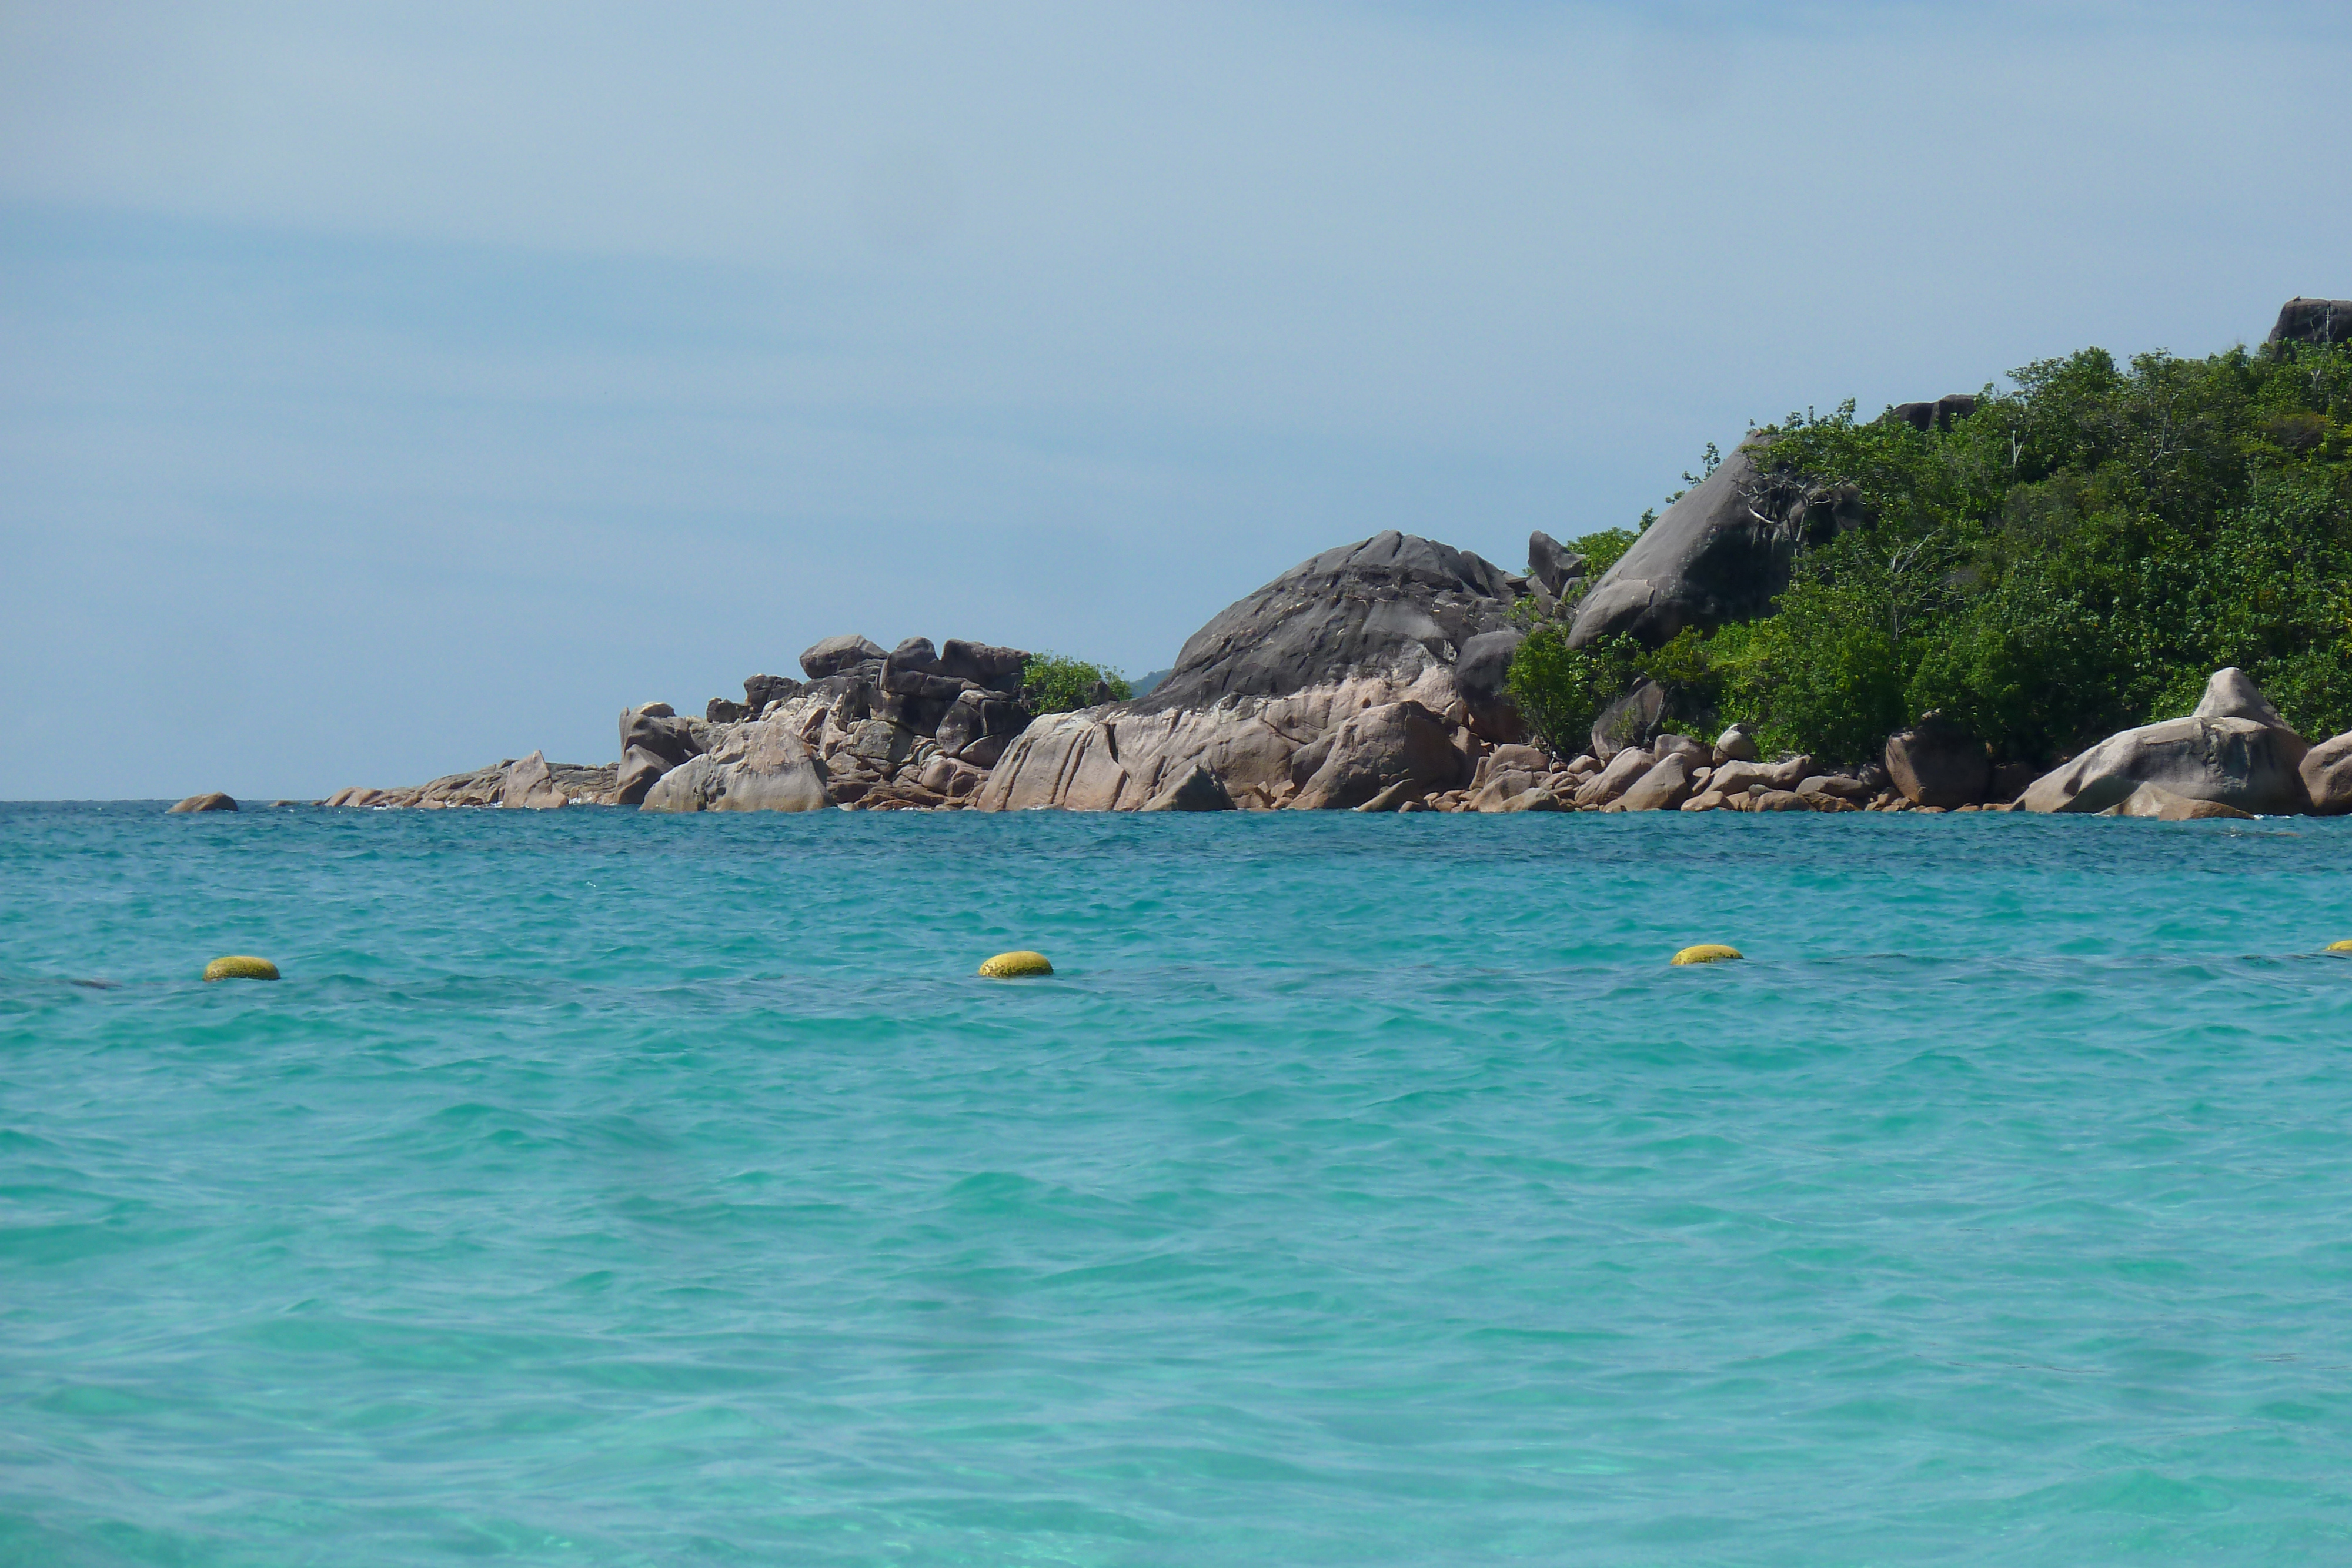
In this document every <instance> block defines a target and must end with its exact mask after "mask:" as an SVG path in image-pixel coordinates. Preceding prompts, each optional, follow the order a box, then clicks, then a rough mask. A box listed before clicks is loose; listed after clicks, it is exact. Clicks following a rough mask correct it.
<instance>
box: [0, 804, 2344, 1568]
mask: <svg viewBox="0 0 2352 1568" xmlns="http://www.w3.org/2000/svg"><path fill="white" fill-rule="evenodd" d="M2343 937H2352V821H2264V822H2259V823H2252V822H2240V823H2234V824H2232V823H2219V822H2200V823H2182V824H2167V823H2158V822H2137V821H2079V820H2066V821H2048V820H2032V819H2025V818H2019V817H2004V816H1978V817H1947V818H1923V817H1906V816H1893V817H1883V818H1882V817H1878V816H1839V817H1808V816H1797V815H1790V816H1777V815H1776V816H1735V815H1731V814H1727V813H1715V814H1710V815H1706V816H1700V817H1685V816H1682V815H1679V814H1668V815H1659V816H1639V815H1633V816H1617V817H1602V816H1589V815H1586V816H1538V815H1525V816H1515V817H1465V816H1443V815H1433V814H1423V815H1414V816H1402V817H1398V816H1386V817H1362V816H1357V815H1354V814H1351V813H1350V814H1337V815H1306V814H1298V815H1292V814H1280V815H1266V816H1255V815H1252V816H1222V817H1182V816H1160V817H1149V818H1146V817H1133V816H1127V817H1116V818H1113V817H1091V816H1069V815H1062V814H1054V813H1035V814H1028V815H1022V816H1013V817H1003V816H995V817H989V816H977V815H970V814H958V815H941V816H923V815H913V814H898V813H892V814H870V815H869V814H862V813H845V812H825V813H822V814H814V815H809V816H803V817H775V816H767V817H728V816H698V817H684V818H679V817H639V816H636V815H635V814H633V813H627V812H604V811H595V810H572V811H564V812H560V813H546V814H541V813H530V812H508V813H499V812H489V811H478V812H459V811H446V812H401V813H367V812H322V811H318V810H307V809H304V810H276V811H272V810H247V811H245V812H244V813H241V814H239V815H236V816H205V817H180V818H173V817H165V816H163V814H162V807H161V804H160V803H156V804H152V805H114V806H71V805H68V806H38V805H16V806H5V807H0V1563H6V1564H11V1565H13V1564H41V1565H43V1568H47V1565H51V1564H58V1565H68V1568H74V1565H84V1564H119V1563H121V1564H127V1563H158V1564H163V1563H168V1564H174V1565H183V1568H193V1565H209V1564H296V1563H301V1564H347V1563H349V1564H408V1563H433V1564H440V1563H475V1562H480V1561H484V1560H494V1561H512V1562H520V1563H582V1564H605V1563H613V1564H648V1565H655V1564H659V1565H669V1564H703V1563H786V1564H803V1563H805V1564H835V1563H872V1564H934V1563H940V1564H945V1563H971V1564H991V1565H994V1564H1020V1563H1072V1564H1097V1563H1098V1564H1155V1565H1156V1564H1166V1565H1170V1568H1177V1565H1182V1568H1214V1565H1218V1564H1227V1563H1266V1564H1324V1563H1328V1564H1348V1565H1351V1568H1361V1565H1366V1564H1389V1563H1440V1564H1445V1563H1545V1564H1588V1563H1590V1564H1611V1565H1615V1564H1653V1563H1654V1564H1713V1563H1722V1564H1742V1565H1747V1564H1782V1563H1786V1564H1806V1565H1815V1564H1874V1563H1890V1564H1891V1563H1905V1564H1909V1563H1969V1564H1977V1563H1981V1564H2001V1565H2003V1568H2014V1565H2020V1564H2066V1565H2068V1568H2079V1565H2082V1564H2095V1563H2231V1564H2239V1563H2346V1562H2352V959H2346V958H2341V957H2330V956H2321V955H2320V953H2319V949H2321V948H2322V947H2324V946H2326V944H2327V943H2328V942H2330V941H2332V940H2336V939H2337V938H2343ZM1701 941H1723V942H1729V943H1732V944H1734V945H1736V946H1739V947H1740V948H1742V949H1743V950H1745V952H1746V954H1747V955H1748V961H1747V962H1745V963H1742V964H1734V965H1722V966H1717V967H1707V968H1682V969H1675V968H1671V967H1668V966H1667V963H1666V959H1667V957H1668V956H1670V955H1671V954H1672V953H1673V952H1674V951H1675V949H1676V948H1678V947H1681V946H1685V945H1687V944H1691V943H1696V942H1701ZM1010 947H1035V948H1038V949H1041V950H1043V951H1044V952H1045V953H1047V954H1048V955H1050V956H1052V958H1053V959H1054V962H1055V966H1056V968H1057V973H1056V974H1055V976H1054V977H1052V978H1050V979H1045V980H1036V981H1013V982H1003V981H998V982H991V981H983V980H980V979H978V978H976V977H974V975H973V973H972V971H973V969H974V967H976V966H977V965H978V964H979V962H980V961H981V960H982V958H985V957H987V956H990V955H991V954H992V953H995V952H998V951H1000V950H1003V949H1005V948H1010ZM226 953H254V954H259V955H262V956H268V957H270V958H272V959H274V960H276V961H277V963H278V966H279V967H280V968H281V969H282V970H283V971H284V974H285V979H284V980H283V981H281V982H279V983H278V984H275V985H269V984H256V983H227V984H222V985H215V986H209V987H208V986H205V985H204V984H202V983H201V982H200V981H199V980H198V978H197V976H198V975H199V973H200V972H201V971H202V969H203V967H204V965H205V961H206V960H207V959H210V958H212V957H215V956H219V955H222V954H226Z"/></svg>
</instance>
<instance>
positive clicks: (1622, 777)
mask: <svg viewBox="0 0 2352 1568" xmlns="http://www.w3.org/2000/svg"><path fill="white" fill-rule="evenodd" d="M1656 762H1657V758H1654V757H1652V756H1651V755H1650V754H1649V752H1648V751H1646V750H1644V749H1643V747H1638V746H1629V747H1622V748H1621V749H1620V750H1619V751H1618V753H1617V754H1616V755H1615V756H1614V757H1612V758H1610V759H1609V765H1608V766H1607V767H1606V768H1602V769H1601V771H1600V772H1598V773H1596V774H1594V775H1593V776H1592V777H1591V778H1590V779H1586V780H1585V781H1584V782H1583V783H1582V784H1581V785H1580V786H1579V787H1578V789H1577V791H1576V803H1577V804H1578V805H1580V806H1605V805H1607V804H1609V803H1610V802H1611V801H1612V800H1616V799H1617V798H1618V797H1619V796H1620V795H1622V794H1623V793H1625V791H1626V790H1628V789H1632V788H1633V781H1634V780H1635V779H1639V778H1641V777H1642V776H1643V774H1645V773H1647V772H1648V771H1649V770H1650V769H1651V768H1652V767H1654V765H1655V764H1656Z"/></svg>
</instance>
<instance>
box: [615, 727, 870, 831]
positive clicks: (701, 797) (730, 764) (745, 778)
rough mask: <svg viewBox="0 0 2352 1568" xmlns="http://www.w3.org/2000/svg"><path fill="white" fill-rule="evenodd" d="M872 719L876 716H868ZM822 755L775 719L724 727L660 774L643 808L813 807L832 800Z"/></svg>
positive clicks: (723, 809) (771, 809) (821, 807)
mask: <svg viewBox="0 0 2352 1568" xmlns="http://www.w3.org/2000/svg"><path fill="white" fill-rule="evenodd" d="M871 722H878V721H869V723H871ZM828 783H829V779H828V776H827V773H826V769H825V766H824V760H823V759H822V758H819V757H818V756H817V755H816V754H815V753H814V752H813V751H811V750H810V749H809V747H808V746H807V745H806V744H805V743H804V742H803V740H802V739H801V737H799V735H797V734H796V733H794V731H793V727H792V726H791V725H790V724H789V723H787V722H786V721H784V720H782V719H781V718H778V719H771V720H765V721H761V722H758V723H751V724H740V725H735V726H732V727H730V728H729V729H727V730H726V731H725V733H724V734H722V735H721V736H719V737H717V740H716V744H714V745H713V746H712V747H711V748H710V749H709V751H706V752H702V753H699V754H698V755H697V756H695V757H692V758H688V760H687V761H685V762H684V763H682V764H680V765H679V766H677V767H676V768H672V769H670V770H669V771H668V772H667V773H665V774H663V775H662V776H661V778H660V779H658V780H656V782H655V784H654V785H653V787H652V788H651V789H648V790H647V791H646V797H645V800H644V802H643V804H642V807H641V809H642V810H647V811H815V810H823V809H824V808H825V807H827V806H830V805H832V804H834V799H833V795H832V792H831V790H830V789H828V787H827V786H828Z"/></svg>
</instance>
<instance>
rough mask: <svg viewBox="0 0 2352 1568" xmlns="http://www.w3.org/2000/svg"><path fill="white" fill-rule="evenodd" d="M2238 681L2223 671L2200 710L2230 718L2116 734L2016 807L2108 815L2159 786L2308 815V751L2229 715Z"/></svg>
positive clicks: (2237, 702) (2293, 738) (2276, 730)
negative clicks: (2305, 764)
mask: <svg viewBox="0 0 2352 1568" xmlns="http://www.w3.org/2000/svg"><path fill="white" fill-rule="evenodd" d="M2239 675H2240V672H2238V671H2235V670H2222V671H2219V672H2217V673H2216V674H2214V676H2213V678H2212V679H2211V681H2210V682H2209V683H2207V685H2206V690H2205V700H2204V701H2203V702H2200V704H2199V705H2198V709H2199V713H2200V714H2201V713H2203V712H2204V711H2205V709H2206V708H2207V707H2208V706H2211V707H2212V708H2214V709H2215V711H2217V712H2221V713H2223V714H2224V715H2225V716H2221V717H2200V716H2196V715H2191V716H2189V717H2188V718H2176V719H2168V720H2166V721H2164V722H2163V723H2161V724H2150V725H2143V726H2141V727H2139V728H2137V729H2127V730H2125V731H2123V732H2122V733H2121V734H2119V735H2111V736H2109V737H2107V738H2106V739H2105V740H2103V741H2101V742H2099V744H2098V745H2096V746H2095V747H2091V748H2090V749H2089V750H2088V751H2085V752H2084V753H2083V754H2082V755H2081V756H2080V757H2077V758H2074V760H2073V761H2072V762H2069V763H2067V764H2065V765H2064V766H2063V767H2062V768H2056V769H2054V770H2053V771H2052V772H2049V773H2046V774H2044V775H2042V777H2041V778H2040V779H2036V780H2035V781H2034V782H2033V785H2032V788H2030V789H2027V790H2026V791H2025V793H2024V795H2023V796H2022V797H2021V799H2020V800H2019V801H2018V805H2019V806H2020V808H2021V809H2022V810H2028V811H2104V810H2106V809H2107V808H2108V807H2110V806H2116V805H2120V804H2121V803H2122V802H2123V801H2124V800H2125V799H2126V797H2127V796H2129V795H2130V794H2131V793H2132V792H2133V791H2134V790H2135V789H2138V788H2139V786H2141V785H2143V784H2153V785H2156V786H2157V787H2158V789H2165V790H2168V791H2169V792H2171V793H2172V794H2175V795H2179V796H2183V797H2185V798H2187V799H2189V800H2218V801H2220V802H2221V804H2222V805H2225V806H2234V807H2236V808H2237V809H2238V810H2242V811H2251V812H2253V813H2254V814H2255V815H2257V816H2265V817H2268V816H2286V815H2291V814H2294V813H2295V812H2299V811H2305V810H2310V807H2311V796H2310V793H2309V792H2308V791H2307V790H2306V789H2305V787H2304V782H2303V776H2302V773H2301V772H2300V768H2301V766H2302V763H2303V761H2304V758H2305V755H2306V754H2307V753H2308V752H2309V751H2310V749H2311V747H2310V746H2309V744H2308V743H2307V742H2305V740H2304V738H2303V737H2301V736H2299V735H2297V734H2295V733H2294V731H2293V730H2291V729H2288V728H2286V727H2284V726H2282V725H2275V724H2265V723H2263V722H2262V721H2261V720H2259V719H2252V718H2246V717H2242V716H2238V715H2237V714H2236V713H2234V712H2231V711H2229V710H2232V709H2235V708H2238V707H2242V706H2244V705H2245V693H2244V691H2243V690H2242V689H2241V688H2240V685H2239V683H2238V681H2237V680H2232V679H2231V678H2230V677H2232V676H2239ZM2241 678H2242V677H2241ZM2254 695H2255V696H2256V697H2257V698H2259V697H2260V696H2261V694H2260V693H2259V692H2257V693H2255V694H2254ZM2269 706H2270V705H2269V704H2268V703H2267V702H2264V703H2263V707H2264V708H2268V707H2269Z"/></svg>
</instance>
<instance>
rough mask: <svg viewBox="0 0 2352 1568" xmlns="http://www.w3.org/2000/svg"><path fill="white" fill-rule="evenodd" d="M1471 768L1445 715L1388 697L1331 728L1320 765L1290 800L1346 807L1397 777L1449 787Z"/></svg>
mask: <svg viewBox="0 0 2352 1568" xmlns="http://www.w3.org/2000/svg"><path fill="white" fill-rule="evenodd" d="M1469 772H1470V769H1469V768H1466V767H1465V766H1464V761H1463V756H1462V752H1461V750H1460V749H1459V748H1458V747H1455V746H1454V741H1453V737H1452V736H1451V734H1450V733H1449V731H1448V727H1447V726H1446V723H1445V721H1444V718H1442V717H1440V716H1438V715H1437V714H1434V713H1433V712H1431V711H1430V710H1429V709H1428V708H1426V707H1424V706H1422V705H1421V704H1420V703H1417V702H1413V701H1411V700H1407V701H1404V702H1396V703H1384V704H1382V705H1381V706H1378V707H1370V708H1366V709H1365V710H1364V711H1363V712H1361V713H1360V714H1358V715H1356V716H1354V717H1352V718H1350V719H1349V720H1348V721H1347V722H1346V723H1344V724H1342V725H1341V726H1340V727H1339V728H1338V729H1337V730H1336V731H1334V732H1333V733H1332V736H1331V744H1330V748H1329V750H1328V752H1327V753H1326V755H1325V757H1324V758H1323V762H1322V765H1321V766H1320V767H1319V768H1317V769H1316V770H1315V773H1314V775H1313V777H1311V778H1310V779H1307V782H1306V783H1305V784H1303V785H1301V786H1300V787H1299V791H1298V798H1297V800H1295V801H1293V802H1292V804H1293V805H1294V806H1296V807H1297V809H1299V810H1310V811H1312V810H1349V808H1351V807H1355V806H1360V805H1362V804H1363V803H1364V802H1365V801H1367V800H1370V799H1371V798H1372V797H1373V796H1375V795H1377V794H1379V793H1380V792H1381V790H1382V789H1388V788H1389V787H1390V786H1391V785H1393V784H1397V783H1399V782H1403V781H1410V782H1412V783H1414V784H1425V785H1427V786H1428V787H1429V788H1430V789H1451V788H1453V787H1454V785H1455V784H1458V783H1460V782H1462V781H1463V780H1464V779H1465V778H1466V777H1467V776H1468V774H1469Z"/></svg>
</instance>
